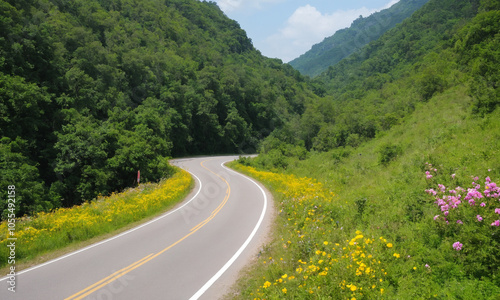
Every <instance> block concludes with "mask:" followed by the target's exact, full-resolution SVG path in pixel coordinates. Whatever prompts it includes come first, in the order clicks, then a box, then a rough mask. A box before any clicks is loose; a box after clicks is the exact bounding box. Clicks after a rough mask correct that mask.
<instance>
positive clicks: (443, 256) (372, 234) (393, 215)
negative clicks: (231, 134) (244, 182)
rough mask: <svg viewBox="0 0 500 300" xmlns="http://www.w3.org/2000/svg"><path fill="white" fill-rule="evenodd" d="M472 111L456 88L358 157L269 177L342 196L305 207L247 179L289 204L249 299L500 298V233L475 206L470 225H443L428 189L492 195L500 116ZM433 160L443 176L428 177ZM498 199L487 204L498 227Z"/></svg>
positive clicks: (301, 164)
mask: <svg viewBox="0 0 500 300" xmlns="http://www.w3.org/2000/svg"><path fill="white" fill-rule="evenodd" d="M469 106H470V99H469V97H468V96H467V95H466V92H465V88H463V87H454V88H451V89H449V90H447V91H445V92H444V93H441V94H439V95H438V96H436V97H434V98H432V99H430V100H429V102H427V103H421V104H420V105H419V106H418V107H417V108H416V110H415V112H414V113H413V114H412V115H411V116H408V117H407V118H406V119H405V120H403V122H402V124H401V125H398V126H396V127H394V128H393V129H391V130H390V131H388V132H386V133H384V134H379V136H377V138H375V139H373V140H371V141H369V142H367V143H364V144H362V145H361V146H359V147H358V148H344V149H336V150H333V151H330V152H326V153H310V154H309V157H308V158H307V159H305V160H299V159H296V158H286V159H287V160H288V161H287V164H286V165H287V166H288V167H287V169H286V170H279V169H274V170H273V171H274V173H275V175H269V174H268V175H267V176H268V177H273V176H275V177H276V178H281V177H280V176H294V177H293V178H303V177H307V178H309V179H307V180H308V181H312V182H318V184H319V183H321V186H322V188H323V189H325V190H327V191H329V192H330V191H332V192H333V193H334V194H335V196H331V195H327V194H325V195H326V196H325V197H318V198H316V199H314V200H311V201H309V202H303V203H302V204H300V205H299V204H298V202H297V199H298V198H300V197H301V196H290V195H289V194H288V193H289V190H288V189H292V187H290V186H288V187H286V185H285V187H286V188H284V187H283V186H279V185H277V184H276V183H273V182H272V181H269V180H265V178H264V180H263V176H264V175H262V174H265V173H262V174H260V173H259V172H264V170H259V169H257V170H254V171H252V172H249V171H248V170H247V172H249V174H250V175H252V176H254V177H255V178H257V179H259V180H262V181H263V182H264V183H265V184H266V185H267V186H268V187H269V188H270V189H271V190H274V191H275V193H277V194H281V196H278V197H277V198H276V201H277V206H278V207H279V209H280V214H279V217H278V221H277V228H276V236H275V238H274V240H273V241H272V242H271V243H270V244H269V245H268V246H267V247H266V248H265V249H266V250H265V251H264V252H263V253H261V261H260V263H259V264H258V266H255V269H254V270H252V272H251V274H252V276H249V277H248V278H246V279H243V280H241V281H240V283H239V286H240V290H241V296H240V298H241V299H249V298H251V299H254V298H256V299H280V298H284V297H287V298H291V299H294V298H295V299H352V298H355V299H379V298H380V299H382V298H383V299H422V298H425V299H433V298H434V299H499V298H498V295H500V270H499V266H500V254H499V253H498V248H499V247H500V240H499V236H500V227H495V226H490V221H491V220H489V221H488V222H478V221H477V220H475V217H471V216H475V212H474V211H472V209H477V210H478V209H480V208H479V206H474V207H473V208H471V207H470V206H469V205H468V204H463V206H462V207H461V208H460V209H459V210H457V212H460V214H462V215H464V216H466V218H467V219H466V221H464V224H463V226H462V227H458V226H459V225H456V224H452V225H453V226H451V225H450V226H448V225H447V224H445V223H444V222H439V220H438V221H436V220H434V216H435V215H438V214H441V216H442V211H441V210H440V209H439V207H438V206H437V205H436V204H435V201H436V199H435V198H434V197H433V196H431V195H428V194H427V193H426V192H425V190H427V189H430V188H434V189H437V186H438V184H443V185H445V186H446V187H448V188H454V187H456V186H461V187H464V188H466V187H471V182H472V181H473V179H472V178H473V177H475V176H478V177H479V180H478V181H477V183H479V184H480V185H481V186H482V188H483V189H484V183H485V178H486V177H487V176H489V177H490V178H491V180H492V181H494V182H498V181H499V180H500V155H499V149H500V122H498V121H497V120H499V119H500V111H498V110H497V111H494V112H493V113H492V114H490V115H487V116H486V117H484V118H480V117H476V116H473V115H471V114H470V113H469ZM388 149H389V151H388ZM391 149H392V150H391ZM393 150H394V151H393ZM260 159H265V158H257V159H255V160H253V161H248V160H242V161H241V162H243V163H244V164H247V165H248V164H250V165H253V166H259V165H260V164H259V160H260ZM426 163H430V164H432V166H433V167H432V168H433V169H434V168H435V169H437V172H434V171H433V175H434V176H433V178H431V179H426V174H425V172H426V171H427V170H428V168H429V167H428V165H426ZM239 168H241V169H245V168H247V167H246V166H243V165H241V166H240V167H239ZM265 172H267V171H265ZM259 174H260V175H259ZM452 174H455V175H454V177H452ZM311 178H314V179H311ZM287 181H289V182H292V179H287V180H285V182H287ZM307 195H308V192H305V193H304V194H303V196H304V197H306V196H307ZM490 200H491V199H490ZM497 202H498V201H496V202H495V201H493V200H491V202H488V203H487V206H486V208H488V209H489V215H488V216H489V217H490V218H494V217H496V216H498V214H496V215H495V214H494V213H493V210H494V208H495V207H496V206H494V205H495V203H497ZM498 207H500V205H498ZM468 210H470V212H468ZM453 213H454V212H451V211H450V220H451V215H452V214H453ZM311 214H312V215H311ZM308 218H309V220H307V219H308ZM464 220H465V219H464ZM305 233H306V234H305ZM301 236H302V237H301ZM353 240H355V241H353ZM457 241H461V242H462V243H463V244H464V246H463V249H462V250H460V251H457V250H455V249H454V248H453V244H454V243H455V242H457ZM354 243H355V244H354ZM388 243H390V244H391V246H392V247H390V248H389V247H387V244H388ZM384 245H385V246H384ZM370 255H371V257H370V258H371V259H372V260H370V261H369V260H368V259H367V258H368V256H370ZM362 256H364V257H362ZM373 259H374V260H376V263H375V262H373ZM320 261H321V263H320ZM264 262H265V263H264ZM370 263H372V265H370ZM362 264H363V265H362ZM311 266H313V267H311ZM360 267H362V268H361V269H360ZM325 268H328V270H326V269H325ZM367 268H370V271H369V272H368V273H367V271H366V270H367ZM301 269H302V270H301ZM306 270H307V272H306ZM299 271H300V272H299ZM322 272H326V273H323V274H321V273H322ZM372 272H373V273H372ZM285 275H286V276H285ZM371 276H375V277H371ZM290 277H293V279H291V280H290Z"/></svg>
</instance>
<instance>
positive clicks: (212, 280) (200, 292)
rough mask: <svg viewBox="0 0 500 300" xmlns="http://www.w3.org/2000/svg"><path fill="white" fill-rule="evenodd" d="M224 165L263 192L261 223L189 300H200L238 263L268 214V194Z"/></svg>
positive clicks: (222, 164) (258, 223) (259, 222)
mask: <svg viewBox="0 0 500 300" xmlns="http://www.w3.org/2000/svg"><path fill="white" fill-rule="evenodd" d="M224 163H226V162H223V163H221V166H222V167H223V168H224V169H226V170H228V171H231V172H233V173H235V174H238V175H240V176H243V177H244V178H246V179H248V180H250V181H251V182H253V184H255V185H256V186H257V187H258V188H259V189H260V191H261V192H262V195H263V196H264V207H263V208H262V212H261V214H260V218H259V221H258V222H257V224H256V225H255V227H254V229H253V231H252V233H250V236H249V237H248V238H247V240H246V241H245V242H244V243H243V245H241V247H240V249H238V251H236V253H235V254H234V255H233V257H231V259H229V260H228V261H227V262H226V264H225V265H224V266H223V267H222V268H221V269H220V270H219V271H218V272H217V273H215V275H214V276H213V277H212V278H210V280H208V281H207V283H205V285H203V286H202V287H201V288H200V289H199V290H198V291H197V292H196V293H195V294H194V295H193V296H192V297H191V298H189V300H197V299H198V298H200V297H201V296H202V295H203V294H204V293H205V292H206V291H207V290H208V289H209V288H210V287H211V286H212V285H213V284H214V283H215V281H217V279H219V278H220V277H221V276H222V274H224V272H226V271H227V269H229V267H231V265H232V264H233V263H234V262H235V261H236V259H238V257H239V256H240V254H241V253H242V252H243V250H245V248H246V247H247V246H248V244H250V242H251V241H252V239H253V237H254V236H255V234H256V233H257V230H259V227H260V225H261V224H262V221H263V220H264V216H265V214H266V210H267V196H266V192H265V191H264V190H263V189H262V188H261V187H260V185H258V184H257V183H256V182H255V181H254V180H253V179H251V178H250V177H248V176H246V175H243V174H241V173H238V172H235V171H233V170H231V169H229V168H227V167H226V166H224Z"/></svg>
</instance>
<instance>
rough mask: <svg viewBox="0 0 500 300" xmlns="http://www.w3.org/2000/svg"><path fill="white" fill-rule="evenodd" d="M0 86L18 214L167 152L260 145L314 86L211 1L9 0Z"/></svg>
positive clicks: (155, 173)
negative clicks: (262, 50)
mask: <svg viewBox="0 0 500 300" xmlns="http://www.w3.org/2000/svg"><path fill="white" fill-rule="evenodd" d="M0 98H1V102H0V116H1V117H0V136H1V142H0V189H2V190H6V186H7V185H11V184H15V185H16V187H17V189H16V190H17V193H18V194H17V205H16V209H17V210H18V211H17V215H18V216H22V215H24V214H31V213H33V212H37V211H41V210H50V209H52V208H56V207H59V206H71V205H74V204H79V203H82V201H85V200H91V199H93V198H94V197H96V196H97V195H98V194H108V193H110V192H113V191H116V190H120V189H123V188H124V187H127V186H131V185H133V184H134V181H135V178H136V174H137V171H138V170H140V171H141V175H142V180H143V181H147V180H150V181H155V180H158V179H160V178H162V177H166V176H168V175H169V172H171V171H170V169H169V167H168V164H167V160H166V159H167V158H168V157H170V156H178V155H187V154H190V155H193V154H201V153H203V154H211V153H228V152H231V153H237V152H245V151H248V152H253V151H254V150H255V147H256V144H257V142H258V141H259V140H260V139H261V138H262V137H265V136H266V135H268V134H269V132H270V131H271V130H272V129H273V128H275V127H278V126H280V124H282V123H283V122H285V121H286V120H287V119H288V118H289V117H290V115H296V114H301V113H302V112H303V107H304V103H305V101H306V99H314V98H315V96H314V94H313V93H311V92H308V90H307V88H306V86H305V83H304V82H303V79H302V77H301V76H300V75H299V73H298V72H297V71H295V70H294V69H292V68H291V67H290V66H287V65H283V64H282V63H281V61H279V60H272V59H267V58H264V57H263V56H262V55H260V53H259V52H258V51H257V50H255V49H254V47H253V45H252V42H251V40H250V39H249V38H248V37H247V36H246V34H245V32H244V31H243V30H242V29H241V28H240V26H239V25H238V24H237V23H236V22H235V21H233V20H230V19H229V18H227V17H226V16H225V15H224V14H223V13H222V12H221V10H220V9H219V8H218V7H217V5H216V4H215V3H213V2H204V1H203V2H200V1H197V0H165V1H159V0H144V1H136V0H111V1H108V0H76V1H74V0H21V1H19V0H16V1H4V0H2V1H0ZM5 206H6V203H5V202H4V203H2V204H1V206H0V210H2V211H3V210H4V208H5Z"/></svg>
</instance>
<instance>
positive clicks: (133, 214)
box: [0, 170, 192, 266]
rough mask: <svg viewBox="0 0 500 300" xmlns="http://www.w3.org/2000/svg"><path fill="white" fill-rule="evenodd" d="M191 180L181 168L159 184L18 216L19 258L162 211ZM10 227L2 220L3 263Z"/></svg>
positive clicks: (0, 249) (0, 245)
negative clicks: (44, 211)
mask: <svg viewBox="0 0 500 300" xmlns="http://www.w3.org/2000/svg"><path fill="white" fill-rule="evenodd" d="M191 184H192V178H191V176H190V175H189V173H187V172H185V171H182V170H180V171H179V172H178V173H176V174H175V175H174V176H172V177H171V178H169V179H167V180H165V181H163V182H161V183H160V184H158V185H153V184H146V185H141V186H140V188H135V189H131V190H129V191H127V192H123V193H119V194H112V195H111V196H109V197H102V198H99V199H98V200H96V201H92V202H87V203H84V204H82V205H80V206H74V207H71V208H59V209H57V210H55V211H53V212H51V213H43V212H42V213H39V214H38V215H36V216H35V217H33V218H24V219H19V220H17V222H16V232H15V234H16V236H15V237H16V238H17V242H16V243H17V245H18V247H17V248H16V250H17V253H16V258H17V259H22V258H25V257H29V256H31V257H33V256H35V255H37V254H39V253H42V252H44V251H47V250H50V249H54V248H58V247H63V246H66V245H68V244H69V243H71V242H73V241H81V240H85V239H89V238H91V237H94V236H97V235H99V234H102V233H106V232H110V231H113V230H115V229H118V228H120V227H122V226H124V225H126V224H129V223H132V222H134V221H137V220H140V219H141V218H144V217H146V216H148V215H151V214H154V213H156V212H159V211H161V210H162V209H163V208H165V207H166V206H168V205H170V204H173V203H175V202H176V201H178V200H180V199H182V197H183V195H184V194H185V193H186V192H187V191H188V190H189V188H190V186H191ZM7 229H8V228H7V222H2V223H0V266H3V265H5V264H6V263H7V257H8V255H7V254H6V252H5V251H7V250H8V248H7V246H6V245H7V243H8V240H7V238H8V237H9V236H8V230H7Z"/></svg>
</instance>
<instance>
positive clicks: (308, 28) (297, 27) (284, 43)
mask: <svg viewBox="0 0 500 300" xmlns="http://www.w3.org/2000/svg"><path fill="white" fill-rule="evenodd" d="M398 1H399V0H392V1H391V2H390V3H388V4H387V5H386V6H384V7H383V8H379V9H368V8H366V7H362V8H359V9H351V10H337V11H335V12H333V13H331V14H328V13H326V14H325V13H322V12H320V11H319V10H318V9H316V8H315V7H314V6H311V5H309V4H307V5H305V6H302V7H299V8H297V10H295V12H294V13H293V14H292V15H291V16H290V17H289V18H288V20H287V22H286V24H285V26H284V27H283V28H281V29H280V30H279V31H278V32H277V33H275V34H273V35H271V36H269V37H268V38H267V39H266V41H265V43H266V44H267V45H266V46H265V47H262V48H263V49H262V52H263V54H264V55H266V56H270V57H279V58H281V59H282V60H283V61H284V62H288V61H290V60H292V59H294V58H296V57H298V56H299V55H301V54H303V53H305V52H307V51H308V50H309V49H310V48H311V47H312V45H314V44H317V43H319V42H321V41H322V40H323V39H324V38H325V37H329V36H332V35H333V34H334V33H335V32H336V31H337V30H339V29H343V28H346V27H349V26H350V25H351V23H352V21H354V20H355V19H357V18H358V17H359V16H360V15H362V16H364V17H367V16H369V15H371V14H372V13H374V12H376V11H380V10H382V9H385V8H388V7H390V6H391V5H393V4H395V3H397V2H398Z"/></svg>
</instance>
